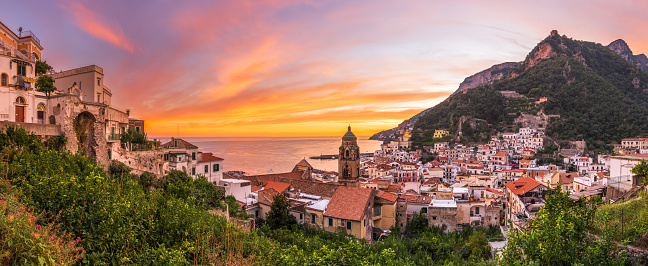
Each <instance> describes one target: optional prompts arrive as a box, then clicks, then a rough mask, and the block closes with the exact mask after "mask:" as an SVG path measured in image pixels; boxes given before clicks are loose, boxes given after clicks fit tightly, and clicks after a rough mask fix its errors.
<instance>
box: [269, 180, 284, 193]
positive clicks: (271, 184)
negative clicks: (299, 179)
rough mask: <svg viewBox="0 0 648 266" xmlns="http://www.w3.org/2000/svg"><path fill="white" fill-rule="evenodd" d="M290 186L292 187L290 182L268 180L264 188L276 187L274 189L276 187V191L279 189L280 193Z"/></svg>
mask: <svg viewBox="0 0 648 266" xmlns="http://www.w3.org/2000/svg"><path fill="white" fill-rule="evenodd" d="M289 187H290V184H286V183H281V182H275V181H270V182H268V184H267V185H265V187H263V188H264V189H270V188H274V189H275V190H276V191H278V192H279V193H283V192H284V191H286V189H288V188H289Z"/></svg>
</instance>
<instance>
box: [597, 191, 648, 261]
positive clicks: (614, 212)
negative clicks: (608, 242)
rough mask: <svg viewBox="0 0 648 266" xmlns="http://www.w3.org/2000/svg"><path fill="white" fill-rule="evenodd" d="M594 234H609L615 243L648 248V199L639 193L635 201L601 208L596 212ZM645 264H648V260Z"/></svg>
mask: <svg viewBox="0 0 648 266" xmlns="http://www.w3.org/2000/svg"><path fill="white" fill-rule="evenodd" d="M594 227H595V229H594V233H596V234H604V233H607V234H609V237H610V238H611V239H612V240H614V241H619V242H624V243H629V244H632V245H634V246H638V247H642V248H648V197H647V196H646V193H645V192H641V193H639V195H638V197H637V198H636V199H634V200H631V201H628V202H624V203H618V204H606V205H603V206H601V207H600V208H599V209H598V210H597V212H596V219H595V220H594ZM644 263H648V258H646V261H645V262H644Z"/></svg>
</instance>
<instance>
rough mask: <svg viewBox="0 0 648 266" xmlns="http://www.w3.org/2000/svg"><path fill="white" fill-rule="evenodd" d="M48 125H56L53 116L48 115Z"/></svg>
mask: <svg viewBox="0 0 648 266" xmlns="http://www.w3.org/2000/svg"><path fill="white" fill-rule="evenodd" d="M49 123H50V124H52V125H56V117H54V116H53V115H50V117H49Z"/></svg>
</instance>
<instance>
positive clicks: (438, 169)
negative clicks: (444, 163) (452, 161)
mask: <svg viewBox="0 0 648 266" xmlns="http://www.w3.org/2000/svg"><path fill="white" fill-rule="evenodd" d="M429 170H430V171H443V168H441V167H433V168H430V169H429Z"/></svg>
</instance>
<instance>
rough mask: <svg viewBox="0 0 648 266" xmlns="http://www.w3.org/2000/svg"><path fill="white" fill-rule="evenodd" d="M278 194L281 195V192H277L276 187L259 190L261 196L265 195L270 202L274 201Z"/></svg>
mask: <svg viewBox="0 0 648 266" xmlns="http://www.w3.org/2000/svg"><path fill="white" fill-rule="evenodd" d="M276 195H279V192H277V191H276V190H275V189H274V188H271V189H264V190H261V191H259V197H264V198H265V199H266V200H268V201H269V202H270V204H272V203H273V202H274V197H275V196H276Z"/></svg>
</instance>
